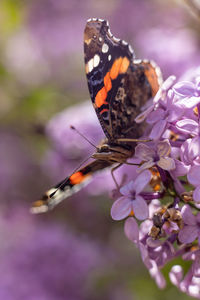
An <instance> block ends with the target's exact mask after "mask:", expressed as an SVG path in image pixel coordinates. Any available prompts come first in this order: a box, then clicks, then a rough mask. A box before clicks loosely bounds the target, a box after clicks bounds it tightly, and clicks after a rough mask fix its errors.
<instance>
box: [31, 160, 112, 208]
mask: <svg viewBox="0 0 200 300" xmlns="http://www.w3.org/2000/svg"><path fill="white" fill-rule="evenodd" d="M111 165H112V163H111V162H109V161H102V160H94V161H92V162H91V163H89V164H87V165H86V166H84V167H83V168H80V169H79V170H78V171H76V172H75V173H73V174H72V175H71V176H69V177H67V178H65V179H64V180H62V181H61V182H59V183H58V184H57V185H56V186H54V187H53V188H51V189H50V190H48V191H47V192H46V193H45V194H44V195H43V196H42V198H41V199H40V200H37V201H35V202H34V203H33V205H32V208H31V212H32V213H42V212H46V211H48V210H50V209H53V208H54V206H56V205H57V204H58V203H60V202H61V201H62V200H64V199H65V198H68V197H70V196H72V195H73V194H74V193H76V192H78V191H79V190H80V189H82V188H83V187H84V186H86V185H87V184H88V183H89V182H90V179H91V178H92V175H93V174H94V173H97V172H100V171H101V170H103V169H105V168H108V167H110V166H111Z"/></svg>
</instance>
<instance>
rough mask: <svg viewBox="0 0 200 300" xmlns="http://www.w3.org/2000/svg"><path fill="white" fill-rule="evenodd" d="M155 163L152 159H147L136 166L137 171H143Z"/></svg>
mask: <svg viewBox="0 0 200 300" xmlns="http://www.w3.org/2000/svg"><path fill="white" fill-rule="evenodd" d="M154 165H155V162H153V161H150V160H149V161H147V162H145V163H143V164H142V165H141V166H140V167H139V168H138V170H137V171H138V172H142V171H144V170H145V169H150V168H151V167H153V166H154Z"/></svg>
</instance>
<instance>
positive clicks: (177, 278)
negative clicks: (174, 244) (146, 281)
mask: <svg viewBox="0 0 200 300" xmlns="http://www.w3.org/2000/svg"><path fill="white" fill-rule="evenodd" d="M169 278H170V280H171V282H172V283H173V284H174V285H176V286H178V285H179V284H180V282H181V280H182V278H183V269H182V267H181V266H179V265H174V266H173V267H172V268H171V271H170V272H169Z"/></svg>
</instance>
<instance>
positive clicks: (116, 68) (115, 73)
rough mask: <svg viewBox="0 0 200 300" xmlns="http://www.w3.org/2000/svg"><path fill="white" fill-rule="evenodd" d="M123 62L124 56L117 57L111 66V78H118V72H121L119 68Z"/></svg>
mask: <svg viewBox="0 0 200 300" xmlns="http://www.w3.org/2000/svg"><path fill="white" fill-rule="evenodd" d="M121 64H122V57H121V56H120V57H119V58H118V59H116V60H115V61H114V63H113V65H112V67H111V70H110V78H111V79H116V78H117V76H118V74H119V70H120V67H121Z"/></svg>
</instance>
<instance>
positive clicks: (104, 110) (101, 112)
mask: <svg viewBox="0 0 200 300" xmlns="http://www.w3.org/2000/svg"><path fill="white" fill-rule="evenodd" d="M107 111H108V109H107V108H104V109H102V110H101V111H100V115H102V114H103V113H104V112H107Z"/></svg>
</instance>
